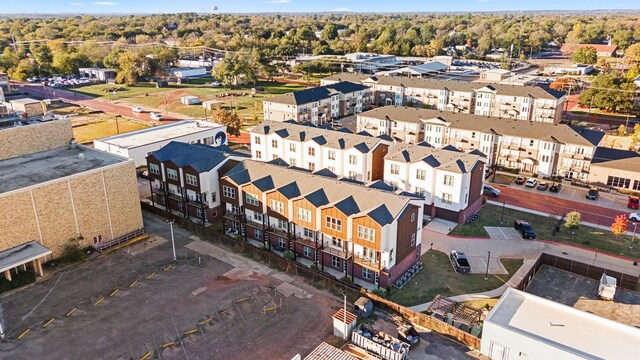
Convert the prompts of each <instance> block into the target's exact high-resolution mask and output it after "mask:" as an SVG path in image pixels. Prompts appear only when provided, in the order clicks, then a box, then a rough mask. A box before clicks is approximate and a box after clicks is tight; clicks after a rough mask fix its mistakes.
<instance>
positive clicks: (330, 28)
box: [321, 22, 338, 41]
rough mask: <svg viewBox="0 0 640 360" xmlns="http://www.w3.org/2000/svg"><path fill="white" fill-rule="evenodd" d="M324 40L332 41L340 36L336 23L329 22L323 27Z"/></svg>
mask: <svg viewBox="0 0 640 360" xmlns="http://www.w3.org/2000/svg"><path fill="white" fill-rule="evenodd" d="M321 36H322V40H326V41H331V40H334V39H335V38H337V37H338V28H337V27H336V26H335V24H334V23H332V22H328V23H327V25H325V26H324V29H322V34H321Z"/></svg>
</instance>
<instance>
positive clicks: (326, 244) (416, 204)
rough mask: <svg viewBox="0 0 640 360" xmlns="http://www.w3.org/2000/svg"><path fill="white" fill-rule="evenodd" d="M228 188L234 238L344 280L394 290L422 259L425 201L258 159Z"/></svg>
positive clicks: (228, 180) (224, 192) (225, 182)
mask: <svg viewBox="0 0 640 360" xmlns="http://www.w3.org/2000/svg"><path fill="white" fill-rule="evenodd" d="M220 189H221V190H220V193H221V200H222V202H223V207H224V209H225V215H224V217H223V225H224V228H225V229H226V231H227V233H231V234H238V235H242V236H243V237H244V238H245V240H247V241H249V242H251V243H252V244H254V245H256V246H265V247H267V248H269V249H271V250H276V251H290V252H291V253H293V255H294V257H295V259H296V260H297V261H300V262H303V263H306V264H309V265H311V264H315V265H316V266H318V268H320V269H321V270H322V271H326V272H330V273H333V274H334V275H336V276H351V277H352V278H358V279H361V280H363V281H366V282H369V283H372V284H377V285H378V286H380V287H386V286H387V285H391V284H392V282H393V281H395V280H396V279H398V278H399V277H400V276H402V274H403V273H404V272H406V271H407V269H408V268H409V267H411V266H412V265H413V264H415V262H416V261H417V260H418V259H419V257H420V249H421V239H422V235H421V234H422V232H421V231H420V230H421V228H422V216H423V200H422V199H420V198H417V197H410V196H400V195H397V194H394V193H393V192H388V191H381V190H377V189H374V188H367V187H364V186H362V185H359V184H355V183H352V182H347V181H339V180H336V179H334V178H331V177H324V176H319V175H314V174H311V173H309V172H307V171H304V170H299V169H294V168H290V167H284V166H279V165H276V164H271V163H265V162H258V161H253V160H245V161H243V162H241V163H240V164H238V165H236V166H235V167H234V168H232V169H231V170H229V171H228V172H227V174H226V175H225V176H224V177H222V178H221V179H220Z"/></svg>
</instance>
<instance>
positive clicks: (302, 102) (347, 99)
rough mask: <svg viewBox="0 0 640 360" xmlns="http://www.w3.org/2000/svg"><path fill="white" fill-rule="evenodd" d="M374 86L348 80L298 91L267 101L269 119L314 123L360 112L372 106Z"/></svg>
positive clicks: (265, 111)
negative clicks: (372, 88) (371, 87)
mask: <svg viewBox="0 0 640 360" xmlns="http://www.w3.org/2000/svg"><path fill="white" fill-rule="evenodd" d="M372 100H373V99H372V97H371V89H370V88H369V87H367V86H364V85H362V84H357V83H351V82H347V81H343V82H338V83H334V84H331V85H326V86H318V87H314V88H308V89H305V90H300V91H294V92H292V93H287V94H284V95H280V96H276V97H273V98H270V99H268V100H264V101H263V112H264V119H265V120H272V121H287V120H295V121H297V122H307V121H308V122H311V123H313V124H314V125H322V124H325V123H327V122H330V121H331V120H332V119H337V118H341V117H344V116H348V115H353V114H358V113H360V112H362V111H364V110H367V109H369V108H370V107H371V102H372Z"/></svg>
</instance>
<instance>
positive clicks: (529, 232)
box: [513, 220, 536, 240]
mask: <svg viewBox="0 0 640 360" xmlns="http://www.w3.org/2000/svg"><path fill="white" fill-rule="evenodd" d="M513 227H514V228H516V230H518V231H520V234H522V238H523V239H532V240H533V239H535V238H536V232H535V231H534V230H533V227H532V226H531V225H529V223H528V222H526V221H523V220H515V221H514V222H513Z"/></svg>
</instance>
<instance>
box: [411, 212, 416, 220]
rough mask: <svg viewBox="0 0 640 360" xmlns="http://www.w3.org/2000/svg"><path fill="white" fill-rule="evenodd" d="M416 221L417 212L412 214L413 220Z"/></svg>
mask: <svg viewBox="0 0 640 360" xmlns="http://www.w3.org/2000/svg"><path fill="white" fill-rule="evenodd" d="M414 221H416V213H412V214H411V222H414Z"/></svg>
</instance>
